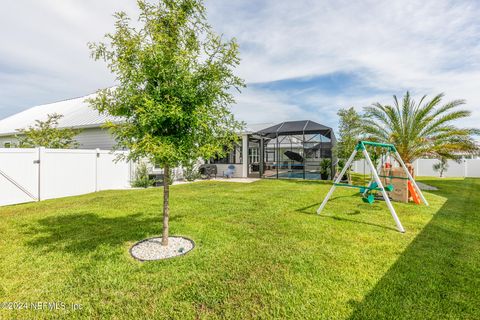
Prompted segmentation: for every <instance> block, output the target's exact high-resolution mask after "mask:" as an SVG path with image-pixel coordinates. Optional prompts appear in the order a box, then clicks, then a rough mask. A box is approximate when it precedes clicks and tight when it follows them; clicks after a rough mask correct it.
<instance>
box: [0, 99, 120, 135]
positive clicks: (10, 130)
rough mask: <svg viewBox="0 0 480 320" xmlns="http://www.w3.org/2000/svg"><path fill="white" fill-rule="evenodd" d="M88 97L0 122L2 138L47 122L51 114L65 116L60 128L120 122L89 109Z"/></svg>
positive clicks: (14, 116)
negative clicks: (38, 122)
mask: <svg viewBox="0 0 480 320" xmlns="http://www.w3.org/2000/svg"><path fill="white" fill-rule="evenodd" d="M94 96H95V94H91V95H88V96H84V97H80V98H75V99H69V100H64V101H60V102H55V103H49V104H44V105H40V106H36V107H32V108H30V109H27V110H25V111H22V112H20V113H17V114H14V115H12V116H10V117H8V118H5V119H3V120H0V136H9V135H13V134H16V133H17V130H18V129H24V128H27V127H29V126H32V125H34V124H35V120H40V121H45V120H47V116H48V115H49V114H53V113H58V114H61V115H63V117H62V118H61V119H60V120H59V123H58V127H59V128H68V127H73V128H97V127H100V126H102V125H103V124H104V123H105V122H107V121H113V122H118V121H120V118H117V117H112V116H108V115H104V114H100V113H98V111H96V110H94V109H92V108H90V107H89V104H88V103H87V102H86V101H85V100H86V99H87V98H91V97H94Z"/></svg>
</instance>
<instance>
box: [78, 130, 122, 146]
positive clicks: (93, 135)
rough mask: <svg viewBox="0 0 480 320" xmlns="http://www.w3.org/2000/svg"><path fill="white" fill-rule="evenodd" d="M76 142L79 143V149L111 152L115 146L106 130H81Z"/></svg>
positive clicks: (113, 140)
mask: <svg viewBox="0 0 480 320" xmlns="http://www.w3.org/2000/svg"><path fill="white" fill-rule="evenodd" d="M76 140H77V141H78V143H80V146H79V147H78V148H79V149H97V148H98V149H104V150H111V149H112V147H113V146H114V145H115V144H116V142H115V139H114V138H113V137H112V135H111V134H110V133H109V132H108V130H106V129H101V128H90V129H83V130H82V132H80V134H79V135H78V136H77V137H76Z"/></svg>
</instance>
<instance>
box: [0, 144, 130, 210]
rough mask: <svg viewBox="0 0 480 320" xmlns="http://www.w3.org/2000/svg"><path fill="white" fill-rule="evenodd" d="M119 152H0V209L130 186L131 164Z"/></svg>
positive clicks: (35, 150) (21, 150)
mask: <svg viewBox="0 0 480 320" xmlns="http://www.w3.org/2000/svg"><path fill="white" fill-rule="evenodd" d="M118 154H119V152H115V153H112V152H111V151H107V150H99V149H97V150H71V149H45V148H35V149H1V148H0V206H4V205H11V204H17V203H24V202H31V201H40V200H45V199H53V198H60V197H67V196H74V195H80V194H85V193H90V192H95V191H100V190H107V189H126V188H129V187H130V181H131V178H132V164H131V163H130V162H126V161H118V162H117V161H115V160H116V158H117V156H118Z"/></svg>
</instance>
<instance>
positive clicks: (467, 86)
mask: <svg viewBox="0 0 480 320" xmlns="http://www.w3.org/2000/svg"><path fill="white" fill-rule="evenodd" d="M207 8H208V12H209V18H210V19H211V21H212V24H213V25H214V27H215V29H216V30H217V32H221V33H224V34H225V35H226V36H228V37H233V36H234V37H236V38H237V39H238V40H239V42H240V45H241V54H242V64H241V66H240V68H239V70H238V72H239V74H240V75H241V76H242V77H244V78H245V79H246V80H247V82H249V83H255V82H269V81H275V80H280V79H291V78H298V77H305V76H313V75H325V74H328V73H334V72H354V73H357V74H361V75H363V76H362V78H363V81H364V82H365V87H369V88H376V89H379V90H383V92H390V91H392V92H391V94H402V92H401V90H406V89H408V90H411V91H412V92H414V93H415V94H418V95H423V94H430V95H433V94H436V93H438V92H446V93H447V94H448V95H447V98H448V99H456V98H465V99H467V101H468V105H467V107H468V108H469V109H470V110H472V111H474V116H473V117H472V118H471V119H469V120H468V121H466V122H465V125H477V126H478V123H480V110H478V107H477V105H478V104H479V103H480V90H479V89H478V85H477V84H478V83H480V82H479V80H480V46H479V43H480V41H479V40H480V24H479V23H478V16H479V15H480V5H479V4H478V2H477V1H475V0H464V1H455V0H426V1H422V2H418V1H405V0H393V1H382V0H365V1H347V0H339V1H337V0H323V1H315V0H297V1H288V0H284V1H279V0H264V1H259V0H237V1H224V0H207ZM118 10H125V11H127V12H130V13H132V12H135V11H136V9H135V1H130V0H121V1H115V0H102V1H94V0H85V1H76V0H62V1H56V0H44V1H33V0H5V1H3V3H2V10H1V11H0V21H1V26H2V28H0V39H2V46H0V117H1V116H2V115H6V114H11V113H13V112H15V111H17V110H18V111H19V109H21V108H25V107H27V106H28V105H34V104H40V103H46V102H51V101H55V100H59V99H64V98H69V97H71V96H79V95H82V94H87V93H90V92H92V91H95V90H96V89H98V88H100V87H105V86H109V85H111V84H112V83H113V77H112V76H111V75H109V74H108V72H107V70H106V69H105V66H104V65H103V64H102V63H96V62H93V61H92V60H91V59H90V57H89V51H88V48H87V46H86V43H87V42H88V41H98V40H101V39H102V36H103V34H104V33H105V32H107V31H110V30H111V29H112V26H113V18H112V13H113V12H114V11H118ZM295 90H296V91H295V92H294V93H295V97H296V99H297V100H296V101H292V97H291V94H292V91H290V92H289V91H285V92H278V91H268V90H261V89H254V88H249V89H247V90H246V91H245V92H244V94H242V95H241V96H240V97H239V98H238V105H236V106H234V107H233V110H234V111H235V112H236V113H237V115H238V117H239V118H241V119H243V120H247V121H249V122H261V121H266V120H272V121H280V120H287V119H299V118H307V117H308V118H312V119H319V120H321V119H322V117H325V115H328V119H326V120H325V122H326V123H325V124H330V125H332V124H331V123H332V122H334V120H335V113H336V111H337V110H338V107H340V106H350V105H355V106H359V107H360V106H363V105H365V104H370V103H371V102H374V101H377V100H378V101H380V102H384V103H389V102H391V94H390V93H386V94H378V93H372V92H368V91H366V92H364V93H359V92H356V93H355V94H351V95H345V94H344V93H342V92H341V93H339V94H336V93H331V94H329V93H320V92H311V91H309V90H306V91H305V92H303V93H300V90H301V89H298V88H297V89H295ZM305 105H308V106H309V107H308V108H306V107H305ZM312 106H313V107H312ZM315 106H318V107H315Z"/></svg>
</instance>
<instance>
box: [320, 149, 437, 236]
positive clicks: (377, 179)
mask: <svg viewBox="0 0 480 320" xmlns="http://www.w3.org/2000/svg"><path fill="white" fill-rule="evenodd" d="M366 146H374V147H381V148H387V149H388V150H389V151H390V152H391V153H393V156H394V158H395V160H396V161H397V162H398V163H400V166H401V167H402V168H403V170H404V171H405V173H406V174H407V177H408V180H409V181H410V182H411V183H412V185H413V187H414V188H415V191H416V192H417V193H418V195H420V198H421V199H422V202H423V203H424V204H425V205H427V206H428V202H427V200H426V199H425V197H424V196H423V193H422V191H421V190H420V188H419V187H418V185H417V183H416V182H415V180H414V179H413V177H412V175H411V174H410V172H409V171H408V169H407V166H406V165H405V163H404V162H403V160H402V157H400V154H399V153H398V151H397V149H396V148H395V146H394V145H393V144H387V143H378V142H370V141H359V142H358V144H357V146H356V147H355V150H354V151H353V152H352V155H351V156H350V158H349V159H348V161H347V163H346V164H345V166H344V167H343V170H342V171H341V172H340V174H339V175H338V176H337V178H336V179H335V181H334V183H333V185H332V187H331V188H330V191H328V193H327V195H326V197H325V199H323V202H322V204H321V205H320V207H319V208H318V210H317V214H320V213H321V212H322V210H323V208H325V205H326V204H327V202H328V200H329V199H330V197H331V196H332V194H333V192H334V191H335V188H336V187H337V186H341V187H356V186H353V185H349V184H343V183H340V181H341V179H342V177H343V176H344V175H345V173H346V172H347V170H348V168H349V167H350V166H351V165H352V163H353V160H354V159H355V155H356V154H357V153H358V151H361V152H362V153H363V156H364V157H365V160H366V161H367V164H368V166H369V167H370V171H371V172H372V175H373V179H374V180H375V182H376V183H377V186H378V188H377V190H379V191H380V192H381V193H382V195H383V199H384V200H385V203H386V204H387V207H388V209H389V210H390V213H391V214H392V217H393V220H395V224H396V225H397V229H398V231H400V232H402V233H403V232H405V229H404V228H403V225H402V223H401V222H400V219H399V218H398V216H397V213H396V212H395V208H394V207H393V205H392V202H391V201H390V198H389V197H388V194H387V191H386V190H385V187H384V186H383V184H382V181H381V179H380V177H379V175H378V172H377V169H376V168H375V166H374V165H373V163H372V160H371V159H370V156H369V155H368V151H367V148H366Z"/></svg>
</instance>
